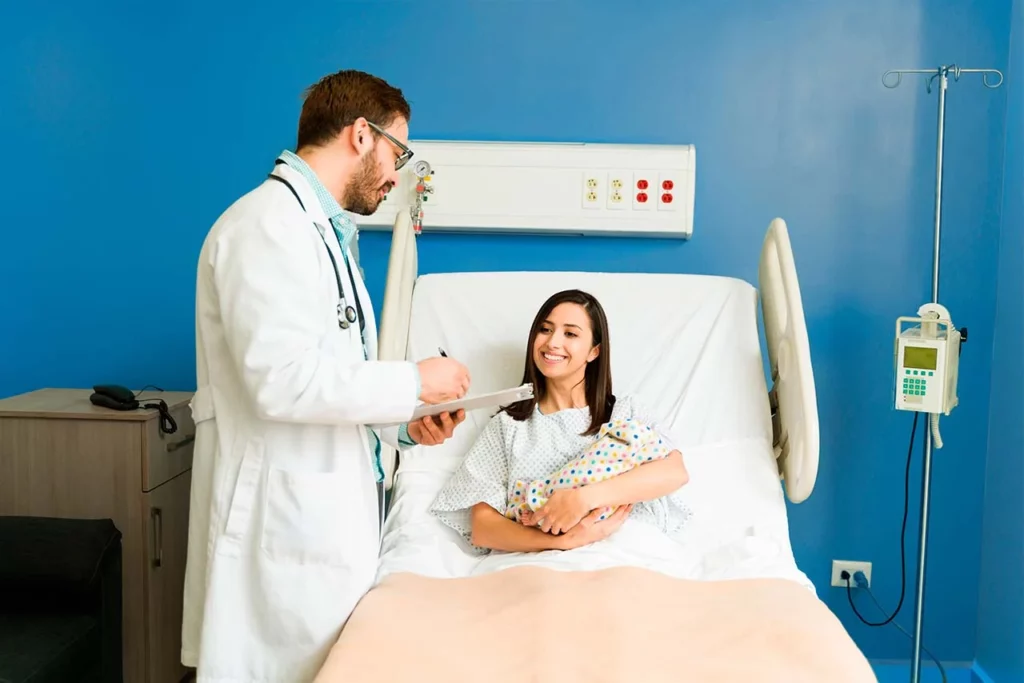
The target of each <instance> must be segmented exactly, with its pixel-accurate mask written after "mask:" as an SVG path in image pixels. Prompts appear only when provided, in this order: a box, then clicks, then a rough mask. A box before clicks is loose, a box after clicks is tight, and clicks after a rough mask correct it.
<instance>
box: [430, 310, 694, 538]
mask: <svg viewBox="0 0 1024 683" xmlns="http://www.w3.org/2000/svg"><path fill="white" fill-rule="evenodd" d="M523 382H524V383H527V382H529V383H532V384H533V386H534V397H533V398H531V399H527V400H524V401H521V402H519V403H515V404H513V405H511V406H508V407H507V408H505V409H503V410H502V411H501V412H499V413H498V414H497V415H496V416H494V417H493V418H492V419H491V421H490V423H488V425H487V427H486V428H485V429H484V431H483V433H482V434H481V435H480V438H479V439H478V440H477V441H476V443H475V444H474V445H473V448H472V449H471V450H470V451H469V453H468V454H467V456H466V458H465V460H464V461H463V463H462V465H461V466H460V467H459V469H458V470H456V472H455V473H454V475H453V476H452V478H451V480H450V481H449V482H448V483H447V485H446V486H445V487H444V488H443V489H442V490H441V492H440V493H439V494H438V496H437V498H436V500H435V501H434V505H433V507H432V512H433V513H434V514H435V515H437V516H438V517H439V518H440V519H441V521H443V522H444V523H445V524H447V525H448V526H450V527H452V528H453V529H455V530H456V531H458V532H459V533H461V534H462V535H463V537H464V539H465V540H467V541H468V542H469V543H471V544H472V545H473V546H475V548H476V549H477V551H479V552H486V551H487V550H502V551H509V552H531V551H540V550H570V549H573V548H578V547H582V546H585V545H589V544H591V543H594V542H596V541H600V540H602V539H604V538H607V537H608V536H609V535H611V534H612V533H614V532H615V531H616V530H617V529H618V528H619V527H620V526H622V524H623V523H624V522H625V521H626V519H627V517H628V518H629V519H630V521H634V520H635V521H637V522H646V523H648V524H652V525H654V526H655V527H656V528H657V529H659V530H660V531H662V532H663V533H665V534H668V535H670V536H671V535H673V534H674V533H675V532H677V531H678V530H680V529H681V528H682V526H683V525H684V524H685V522H686V521H687V520H688V519H689V517H690V515H691V513H690V510H689V508H688V507H687V506H686V504H685V503H684V502H683V501H682V500H681V498H680V489H681V488H682V487H683V485H684V484H686V482H687V480H688V475H687V472H686V467H685V466H684V464H683V457H682V455H681V454H680V452H679V451H678V450H676V449H675V448H674V447H673V446H672V445H671V443H672V442H671V440H670V439H669V437H668V436H667V435H666V434H664V433H663V432H662V431H661V430H659V429H658V427H657V422H656V420H654V419H653V418H652V417H651V416H650V415H649V414H647V411H646V410H645V409H644V408H643V407H642V406H641V404H640V402H639V401H638V400H637V399H636V398H635V397H633V396H625V397H623V398H621V399H616V397H615V395H614V394H613V393H612V377H611V361H610V341H609V330H608V321H607V318H606V316H605V313H604V309H603V308H602V307H601V304H600V303H599V302H598V301H597V299H595V298H594V297H593V296H591V295H590V294H587V293H586V292H581V291H579V290H565V291H562V292H558V293H557V294H555V295H553V296H552V297H550V298H549V299H548V300H547V301H546V302H545V303H544V305H543V306H541V309H540V311H538V313H537V315H536V317H535V318H534V321H533V324H532V325H531V327H530V335H529V339H528V342H527V352H526V362H525V367H524V370H523ZM625 421H628V422H629V423H631V424H635V425H637V426H639V427H641V428H646V429H649V430H650V431H651V433H652V434H653V435H654V439H655V441H656V442H657V443H658V444H659V446H660V448H661V451H662V452H663V453H665V452H667V455H664V457H659V458H658V459H657V460H650V461H647V462H644V463H643V464H641V465H638V466H635V467H633V466H629V467H626V466H624V465H625V463H626V462H627V460H628V459H629V457H630V455H631V454H630V453H629V452H628V450H629V449H624V450H623V451H620V454H617V455H615V456H611V460H615V464H616V465H617V468H614V469H616V471H617V472H622V474H617V475H616V476H611V477H608V478H604V479H600V478H598V479H595V478H594V477H593V476H585V475H583V474H582V473H581V476H580V477H573V478H571V479H570V478H565V480H564V481H558V482H556V481H554V478H553V476H552V473H554V472H557V471H559V470H561V469H563V468H564V467H565V466H566V465H567V464H569V463H571V462H572V461H574V460H576V459H578V458H580V457H581V456H582V455H583V454H585V453H588V452H590V449H591V448H592V447H594V446H595V443H596V442H597V441H598V434H599V432H600V431H601V428H602V426H604V425H608V424H612V423H616V424H621V423H624V422H625ZM611 460H609V462H611ZM619 460H621V461H622V462H619ZM620 465H621V467H618V466H620ZM612 469H613V468H611V467H610V468H609V470H608V471H609V472H611V471H612ZM627 469H628V471H624V470H627ZM591 474H592V473H591ZM537 480H540V481H542V482H544V483H545V484H548V485H549V486H550V490H552V491H553V492H552V493H551V495H550V496H549V497H548V499H547V501H546V502H545V503H544V504H543V505H541V506H540V507H539V508H538V509H536V510H535V511H532V512H530V513H528V514H525V515H522V516H521V517H517V516H515V515H511V514H510V513H509V511H510V509H512V507H514V506H513V505H511V504H510V503H511V502H512V501H514V500H518V499H522V496H523V491H521V490H517V488H521V487H522V482H524V481H525V482H529V481H537ZM610 507H617V509H616V510H615V512H614V513H613V514H611V516H609V517H608V518H607V519H604V520H601V519H600V518H601V517H602V515H603V514H604V513H605V512H606V511H607V509H608V508H610Z"/></svg>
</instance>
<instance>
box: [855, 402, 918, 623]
mask: <svg viewBox="0 0 1024 683" xmlns="http://www.w3.org/2000/svg"><path fill="white" fill-rule="evenodd" d="M919 415H920V413H918V412H917V411H915V412H914V425H913V426H912V427H911V428H910V446H909V447H908V448H907V467H906V471H905V472H904V474H903V524H902V526H901V528H900V601H899V602H898V603H896V610H895V611H894V612H893V613H892V616H890V617H889V618H888V619H886V620H885V621H880V622H873V621H868V620H867V619H865V618H864V617H863V616H862V615H861V613H860V612H858V611H857V606H856V605H855V604H853V592H852V591H850V573H849V572H848V571H846V570H845V569H844V570H843V572H842V574H840V577H841V578H843V579H845V580H846V599H847V600H849V602H850V607H851V608H852V609H853V613H854V614H856V615H857V618H858V619H860V620H861V621H863V622H864V623H865V624H867V625H868V626H885V625H886V624H888V623H889V622H891V621H892V620H893V619H895V618H896V615H897V614H899V613H900V610H901V609H902V608H903V599H904V598H905V597H906V595H907V550H906V545H907V544H906V537H907V513H908V512H909V511H910V463H911V461H912V459H913V455H914V437H915V436H916V435H917V418H918V416H919ZM882 613H883V614H884V613H885V610H882Z"/></svg>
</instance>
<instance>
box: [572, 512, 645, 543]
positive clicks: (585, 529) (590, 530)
mask: <svg viewBox="0 0 1024 683" xmlns="http://www.w3.org/2000/svg"><path fill="white" fill-rule="evenodd" d="M632 511H633V506H632V505H623V506H621V507H619V508H618V509H616V510H615V512H613V513H612V516H611V517H609V518H608V519H606V520H604V521H603V522H598V521H597V518H598V517H599V516H600V514H601V513H600V512H599V511H594V512H592V513H590V514H589V515H587V516H586V517H584V518H583V519H582V520H581V521H580V523H579V524H577V525H576V526H574V527H573V528H572V529H570V530H569V531H568V533H566V534H564V535H563V536H561V537H560V540H561V544H560V546H561V549H562V550H572V549H573V548H581V547H583V546H585V545H590V544H591V543H597V542H598V541H603V540H604V539H606V538H608V537H609V536H611V535H612V534H614V533H615V532H616V531H618V530H619V527H621V526H622V523H623V522H625V521H626V518H627V517H629V513H630V512H632Z"/></svg>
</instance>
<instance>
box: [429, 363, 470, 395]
mask: <svg viewBox="0 0 1024 683" xmlns="http://www.w3.org/2000/svg"><path fill="white" fill-rule="evenodd" d="M416 365H417V367H418V368H419V371H420V396H419V399H420V400H421V401H423V402H424V403H431V404H433V403H444V402H446V401H454V400H456V399H460V398H462V397H463V396H465V395H466V392H467V391H469V370H467V369H466V366H465V365H463V364H462V363H460V362H459V361H457V360H453V359H451V358H428V359H427V360H421V361H420V362H419V363H417V364H416Z"/></svg>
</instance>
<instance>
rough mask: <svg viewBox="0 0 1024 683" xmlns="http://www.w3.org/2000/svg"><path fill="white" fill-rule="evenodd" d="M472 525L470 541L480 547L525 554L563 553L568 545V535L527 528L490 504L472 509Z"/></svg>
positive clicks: (480, 504) (481, 504) (479, 504)
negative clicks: (561, 551)
mask: <svg viewBox="0 0 1024 683" xmlns="http://www.w3.org/2000/svg"><path fill="white" fill-rule="evenodd" d="M470 524H471V525H472V528H473V532H472V536H471V539H470V541H471V542H472V543H473V545H475V546H477V547H478V548H490V549H491V550H503V551H506V552H510V553H523V552H536V551H540V550H563V549H564V546H565V537H564V536H552V535H551V534H546V533H544V532H543V531H541V530H540V529H538V528H536V527H528V526H523V525H522V524H520V523H518V522H515V521H513V520H511V519H508V518H507V517H505V516H504V515H503V514H501V513H500V512H498V511H497V510H495V509H494V508H492V507H491V506H490V505H488V504H487V503H477V504H476V505H474V506H473V507H472V508H471V509H470Z"/></svg>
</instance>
